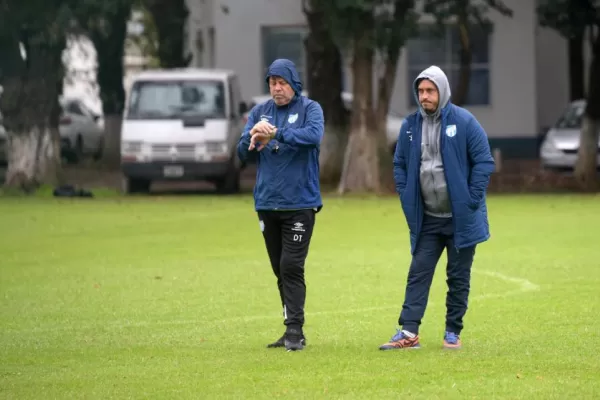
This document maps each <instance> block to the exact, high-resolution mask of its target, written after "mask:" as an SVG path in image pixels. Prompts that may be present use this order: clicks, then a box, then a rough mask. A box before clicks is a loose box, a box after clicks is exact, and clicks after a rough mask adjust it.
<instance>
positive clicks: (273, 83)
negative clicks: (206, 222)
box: [238, 59, 324, 351]
mask: <svg viewBox="0 0 600 400" xmlns="http://www.w3.org/2000/svg"><path fill="white" fill-rule="evenodd" d="M266 81H267V83H268V85H269V91H270V93H271V97H272V99H270V100H268V101H266V102H265V103H262V104H258V105H257V106H255V107H254V108H253V109H252V110H251V111H250V114H249V117H248V122H247V124H246V127H245V129H244V132H243V133H242V136H241V138H240V140H239V143H238V155H239V157H240V159H241V160H242V161H248V160H250V159H253V160H255V161H256V163H257V165H258V167H257V168H258V170H257V175H256V186H255V187H254V204H255V210H256V211H257V213H258V219H259V225H260V229H261V231H262V234H263V237H264V240H265V245H266V248H267V253H268V254H269V259H270V261H271V267H272V268H273V272H274V274H275V276H276V277H277V287H278V289H279V296H280V298H281V304H282V306H283V316H284V324H285V325H286V331H285V333H284V335H283V336H282V337H281V338H279V339H278V340H276V341H275V342H274V343H271V344H269V345H268V347H285V348H286V349H287V350H288V351H295V350H302V349H303V348H304V346H305V345H306V338H305V336H304V332H303V325H304V303H305V299H306V284H305V280H304V264H305V260H306V257H307V255H308V249H309V244H310V240H311V237H312V233H313V228H314V225H315V214H316V213H317V212H318V211H320V210H321V208H322V206H323V204H322V200H321V191H320V185H319V150H320V145H321V140H322V138H323V130H324V118H323V110H322V108H321V106H320V105H319V103H317V102H315V101H313V100H310V99H308V98H306V97H304V96H302V94H301V92H302V82H301V81H300V78H299V76H298V72H297V71H296V67H295V65H294V63H292V62H291V61H290V60H286V59H279V60H275V61H274V62H273V63H272V64H271V66H270V67H269V69H268V71H267V76H266Z"/></svg>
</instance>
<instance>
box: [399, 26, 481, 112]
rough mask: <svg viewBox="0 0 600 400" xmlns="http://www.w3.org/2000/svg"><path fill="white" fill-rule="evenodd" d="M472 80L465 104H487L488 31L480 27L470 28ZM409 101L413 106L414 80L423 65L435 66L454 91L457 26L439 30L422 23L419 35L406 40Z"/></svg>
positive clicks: (456, 66)
mask: <svg viewBox="0 0 600 400" xmlns="http://www.w3.org/2000/svg"><path fill="white" fill-rule="evenodd" d="M470 36H471V46H472V47H471V51H472V61H471V79H470V82H469V92H468V94H467V99H466V102H465V104H464V105H465V106H469V105H470V106H481V105H489V104H490V63H489V59H490V58H489V52H490V49H489V36H490V35H489V33H488V32H486V31H485V30H484V29H483V27H481V26H473V27H471V35H470ZM407 53H408V87H409V88H410V89H411V90H410V93H409V102H410V103H409V104H410V105H411V106H413V107H416V105H417V102H416V100H415V97H414V94H413V90H412V88H413V82H414V80H415V78H416V77H417V76H418V75H419V73H421V71H423V70H424V69H425V68H427V67H429V66H431V65H437V66H438V67H440V68H441V69H442V70H443V71H444V72H445V73H446V75H447V76H448V80H449V81H450V88H451V90H452V91H453V92H455V91H456V88H457V87H458V83H459V74H460V37H459V32H458V27H457V26H456V25H447V26H445V27H444V28H442V30H441V31H440V30H439V29H436V26H434V25H432V24H430V25H422V26H421V27H420V35H419V37H418V38H414V39H411V40H409V41H408V43H407Z"/></svg>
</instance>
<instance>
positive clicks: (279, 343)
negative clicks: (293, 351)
mask: <svg viewBox="0 0 600 400" xmlns="http://www.w3.org/2000/svg"><path fill="white" fill-rule="evenodd" d="M301 342H302V346H306V338H305V337H304V335H302V340H301ZM278 347H285V334H284V335H283V336H282V337H280V338H279V339H277V340H276V341H275V342H273V343H269V344H268V345H267V348H269V349H273V348H278Z"/></svg>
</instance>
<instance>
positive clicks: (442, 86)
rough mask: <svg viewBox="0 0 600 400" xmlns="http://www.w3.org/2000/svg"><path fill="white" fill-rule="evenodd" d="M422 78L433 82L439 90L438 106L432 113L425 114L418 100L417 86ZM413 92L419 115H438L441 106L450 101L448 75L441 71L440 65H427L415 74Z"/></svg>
mask: <svg viewBox="0 0 600 400" xmlns="http://www.w3.org/2000/svg"><path fill="white" fill-rule="evenodd" d="M423 79H427V80H430V81H431V82H433V83H434V85H435V86H436V87H437V89H438V92H439V96H440V98H439V104H438V108H437V110H435V113H433V114H427V113H426V112H425V110H424V109H423V107H422V106H421V103H420V102H419V91H418V87H419V83H420V82H421V81H422V80H423ZM413 94H414V96H415V99H416V101H417V104H418V106H419V111H420V112H421V115H423V116H424V117H425V116H433V117H438V116H439V115H440V113H441V110H442V108H444V107H446V105H448V103H449V102H450V97H451V92H450V83H449V82H448V77H447V76H446V74H445V73H444V71H442V69H441V68H440V67H437V66H435V65H432V66H431V67H429V68H427V69H425V70H424V71H423V72H421V73H420V74H419V76H417V79H415V81H414V84H413Z"/></svg>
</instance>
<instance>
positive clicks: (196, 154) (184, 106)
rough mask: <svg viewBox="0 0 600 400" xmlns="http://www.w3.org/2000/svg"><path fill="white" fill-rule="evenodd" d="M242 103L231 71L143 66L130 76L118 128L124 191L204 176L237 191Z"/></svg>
mask: <svg viewBox="0 0 600 400" xmlns="http://www.w3.org/2000/svg"><path fill="white" fill-rule="evenodd" d="M246 111H247V106H246V104H245V103H244V102H243V101H242V100H241V93H240V87H239V82H238V77H237V75H236V74H235V73H234V72H233V71H226V70H215V69H195V68H189V69H171V70H149V71H144V72H142V73H140V74H138V75H136V76H134V77H133V78H132V80H131V86H130V88H129V90H128V94H127V104H126V107H125V112H124V117H123V125H122V129H121V171H122V173H123V191H124V192H125V193H136V192H137V193H140V192H148V191H149V189H150V184H151V183H152V181H158V180H160V181H164V180H180V181H192V180H206V181H210V182H213V183H215V184H216V186H217V189H218V190H219V191H220V192H223V193H233V192H237V191H239V187H240V170H241V163H240V161H239V159H238V157H237V155H236V145H237V142H238V139H239V137H240V135H241V132H242V130H243V128H244V122H243V118H242V116H243V114H244V113H245V112H246Z"/></svg>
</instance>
